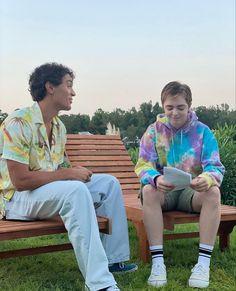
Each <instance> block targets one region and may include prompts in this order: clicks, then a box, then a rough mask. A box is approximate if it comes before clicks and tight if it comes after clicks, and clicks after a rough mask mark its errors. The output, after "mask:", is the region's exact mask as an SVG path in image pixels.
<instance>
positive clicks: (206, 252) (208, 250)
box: [198, 243, 213, 268]
mask: <svg viewBox="0 0 236 291" xmlns="http://www.w3.org/2000/svg"><path fill="white" fill-rule="evenodd" d="M212 251H213V246H210V245H206V244H201V243H200V244H199V257H198V263H201V264H203V265H204V266H205V267H207V268H209V267H210V261H211V254H212Z"/></svg>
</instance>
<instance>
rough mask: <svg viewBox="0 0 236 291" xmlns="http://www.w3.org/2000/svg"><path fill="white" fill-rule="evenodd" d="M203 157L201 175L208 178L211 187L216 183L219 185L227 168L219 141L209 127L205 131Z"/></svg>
mask: <svg viewBox="0 0 236 291" xmlns="http://www.w3.org/2000/svg"><path fill="white" fill-rule="evenodd" d="M201 158H202V167H203V172H202V174H200V175H199V177H204V178H206V179H207V182H208V186H209V188H210V187H211V186H214V185H216V186H218V187H219V186H220V185H221V183H222V180H223V176H224V172H225V168H224V166H223V165H222V163H221V161H220V155H219V148H218V143H217V141H216V138H215V136H214V135H213V133H212V131H211V130H210V129H209V128H206V130H205V132H204V136H203V148H202V157H201Z"/></svg>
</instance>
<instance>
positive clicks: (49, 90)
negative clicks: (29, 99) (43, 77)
mask: <svg viewBox="0 0 236 291" xmlns="http://www.w3.org/2000/svg"><path fill="white" fill-rule="evenodd" d="M45 88H46V90H47V93H48V94H49V95H52V94H53V92H54V86H53V84H52V83H50V82H49V81H47V82H46V83H45Z"/></svg>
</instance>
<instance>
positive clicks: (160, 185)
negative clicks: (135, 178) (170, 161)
mask: <svg viewBox="0 0 236 291" xmlns="http://www.w3.org/2000/svg"><path fill="white" fill-rule="evenodd" d="M156 187H157V190H160V191H161V192H164V193H166V192H170V191H171V190H173V189H174V188H175V186H174V185H173V184H171V183H169V182H166V181H165V180H164V176H163V175H161V176H159V177H157V179H156Z"/></svg>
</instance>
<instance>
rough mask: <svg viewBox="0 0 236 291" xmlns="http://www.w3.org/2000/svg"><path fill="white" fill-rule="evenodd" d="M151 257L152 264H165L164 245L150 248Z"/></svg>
mask: <svg viewBox="0 0 236 291" xmlns="http://www.w3.org/2000/svg"><path fill="white" fill-rule="evenodd" d="M149 249H150V252H151V256H152V263H153V264H164V258H163V245H155V246H150V247H149Z"/></svg>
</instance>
